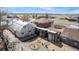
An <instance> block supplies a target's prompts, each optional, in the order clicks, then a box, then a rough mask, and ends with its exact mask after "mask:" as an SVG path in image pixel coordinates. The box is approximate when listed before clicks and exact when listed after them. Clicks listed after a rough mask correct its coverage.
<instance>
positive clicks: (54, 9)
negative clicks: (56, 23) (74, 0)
mask: <svg viewBox="0 0 79 59" xmlns="http://www.w3.org/2000/svg"><path fill="white" fill-rule="evenodd" d="M7 10H8V12H9V13H55V14H76V13H79V7H7Z"/></svg>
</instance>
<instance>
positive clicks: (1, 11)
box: [0, 7, 7, 24]
mask: <svg viewBox="0 0 79 59" xmlns="http://www.w3.org/2000/svg"><path fill="white" fill-rule="evenodd" d="M6 14H7V11H6V8H4V7H0V24H1V20H2V18H1V17H2V16H4V15H6Z"/></svg>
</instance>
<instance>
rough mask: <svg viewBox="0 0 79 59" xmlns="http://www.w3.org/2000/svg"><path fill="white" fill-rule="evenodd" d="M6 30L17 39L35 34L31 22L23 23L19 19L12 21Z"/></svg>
mask: <svg viewBox="0 0 79 59" xmlns="http://www.w3.org/2000/svg"><path fill="white" fill-rule="evenodd" d="M8 29H9V30H10V31H11V32H12V33H14V34H15V35H16V36H17V37H19V38H23V37H29V36H31V35H34V34H35V25H34V24H33V23H32V22H23V21H21V20H19V19H18V20H17V19H14V20H12V21H11V23H10V25H9V26H8Z"/></svg>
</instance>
